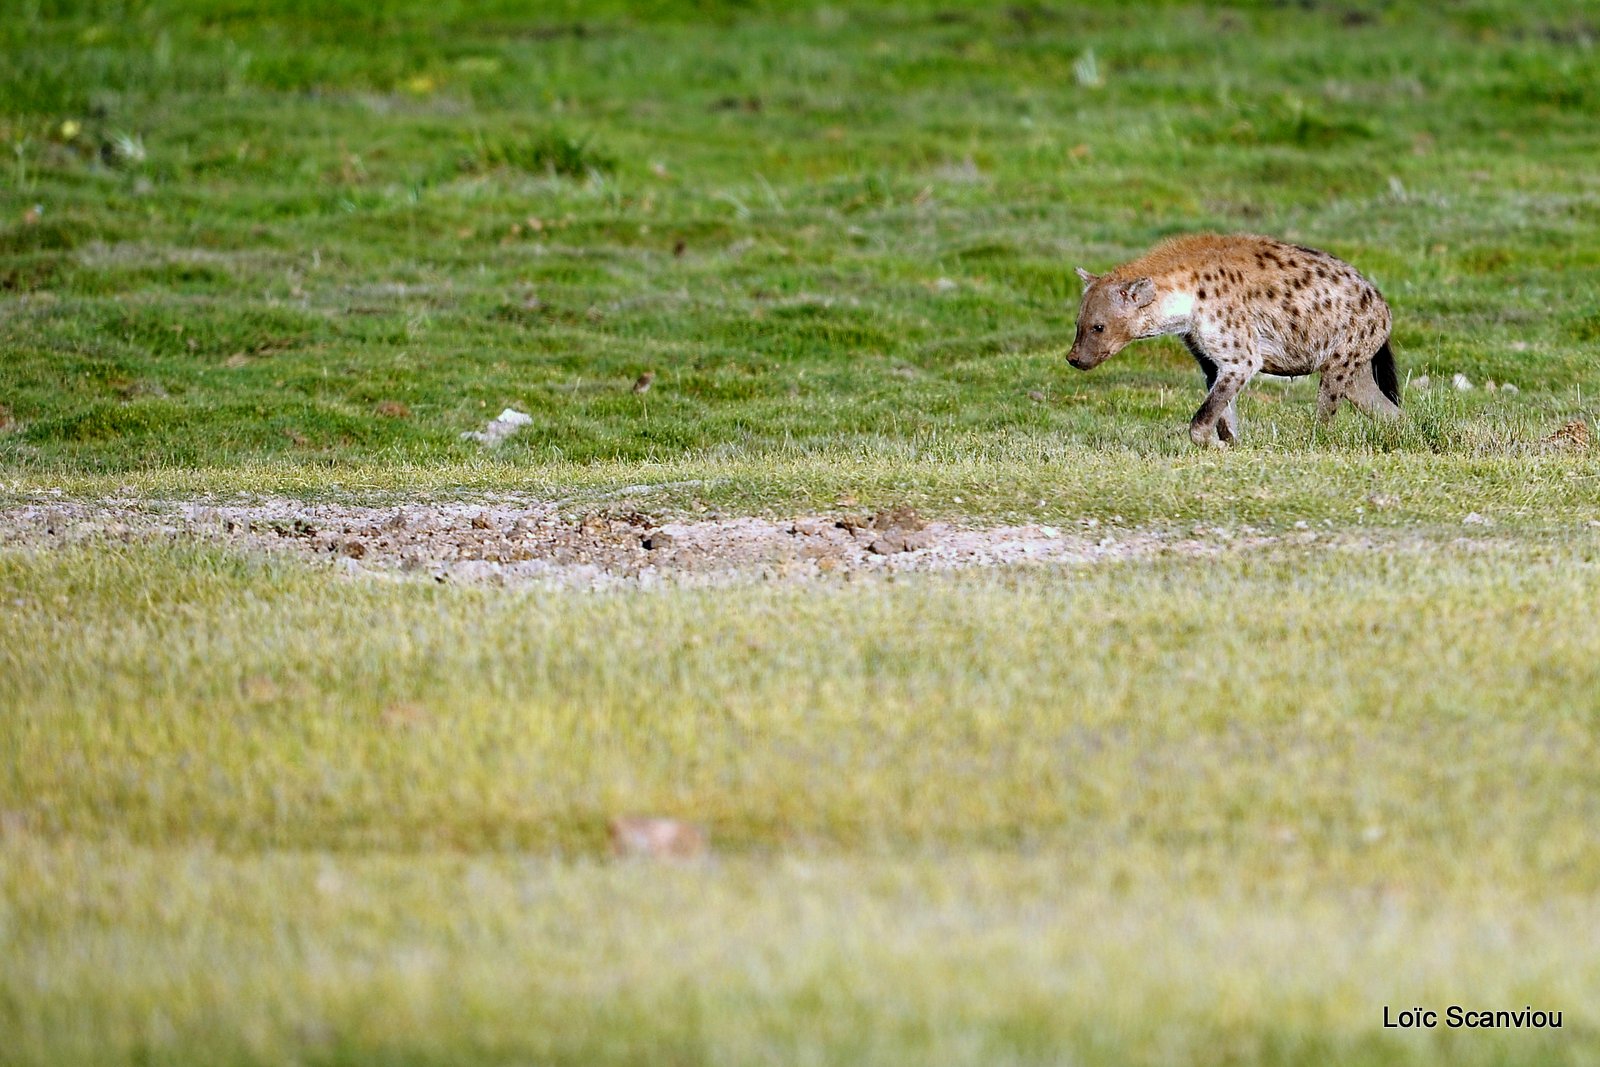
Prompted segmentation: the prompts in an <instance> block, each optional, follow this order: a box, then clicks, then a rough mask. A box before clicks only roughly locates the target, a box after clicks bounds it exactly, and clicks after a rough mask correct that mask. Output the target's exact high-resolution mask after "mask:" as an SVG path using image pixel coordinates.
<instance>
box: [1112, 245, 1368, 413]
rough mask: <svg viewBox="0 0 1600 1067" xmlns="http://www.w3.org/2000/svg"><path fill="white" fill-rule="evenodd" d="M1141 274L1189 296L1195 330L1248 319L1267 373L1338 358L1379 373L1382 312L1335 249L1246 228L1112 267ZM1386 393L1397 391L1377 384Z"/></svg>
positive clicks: (1229, 326) (1232, 327) (1302, 369)
mask: <svg viewBox="0 0 1600 1067" xmlns="http://www.w3.org/2000/svg"><path fill="white" fill-rule="evenodd" d="M1116 273H1117V274H1119V275H1121V274H1124V273H1126V274H1127V275H1128V276H1129V277H1151V278H1155V279H1157V286H1158V287H1159V288H1160V289H1162V290H1164V291H1166V292H1177V293H1183V294H1186V295H1191V296H1192V297H1193V300H1194V307H1193V312H1192V313H1191V314H1192V318H1193V321H1194V324H1195V326H1196V327H1197V328H1198V329H1200V330H1206V329H1207V328H1211V329H1213V330H1214V331H1215V332H1218V333H1224V332H1226V333H1237V332H1238V331H1239V330H1240V329H1241V328H1244V327H1250V328H1252V329H1251V332H1253V333H1254V335H1255V338H1256V342H1257V346H1258V347H1257V352H1258V354H1259V356H1260V358H1261V360H1262V366H1261V369H1262V370H1265V371H1267V372H1268V373H1271V374H1287V375H1300V374H1311V373H1313V372H1316V371H1319V370H1324V369H1329V368H1331V365H1333V364H1338V363H1345V362H1350V363H1366V362H1367V361H1368V360H1372V361H1373V363H1374V366H1373V370H1374V373H1375V374H1376V375H1378V376H1379V377H1380V381H1379V384H1380V387H1381V386H1383V385H1384V384H1385V383H1383V382H1382V381H1381V371H1380V370H1379V367H1378V363H1379V362H1386V363H1387V364H1388V366H1389V369H1390V372H1391V377H1392V371H1393V363H1394V359H1393V356H1392V355H1389V356H1387V358H1385V357H1383V356H1380V355H1379V354H1378V353H1379V352H1380V350H1386V346H1387V342H1388V339H1389V330H1390V325H1391V321H1392V320H1391V317H1390V313H1389V305H1388V304H1387V303H1386V302H1385V301H1384V299H1383V296H1382V294H1381V293H1379V292H1378V290H1377V287H1376V286H1374V285H1373V284H1372V283H1371V282H1369V281H1368V280H1367V279H1366V278H1364V277H1362V276H1361V273H1360V272H1359V271H1357V270H1356V269H1355V268H1354V267H1352V266H1351V265H1350V264H1348V263H1346V262H1345V261H1344V260H1342V259H1340V258H1338V257H1337V256H1334V255H1330V254H1329V253H1327V252H1322V251H1319V250H1318V249H1315V248H1307V247H1305V246H1304V245H1293V244H1288V243H1286V242H1283V241H1278V240H1275V239H1273V238H1271V237H1260V236H1255V235H1249V234H1239V235H1230V236H1218V235H1215V234H1203V235H1197V236H1192V237H1180V238H1176V239H1174V240H1171V241H1168V242H1166V243H1164V244H1161V245H1159V246H1157V247H1156V248H1155V249H1153V250H1151V252H1150V253H1149V254H1148V255H1146V256H1144V257H1142V258H1141V259H1138V260H1135V261H1133V262H1132V263H1128V264H1125V265H1123V266H1121V267H1119V268H1117V271H1116ZM1383 391H1384V393H1385V394H1386V395H1387V394H1390V393H1391V392H1393V393H1394V394H1395V395H1391V396H1390V399H1391V400H1395V399H1396V398H1397V395H1398V389H1397V388H1396V389H1394V390H1392V391H1391V389H1388V388H1384V389H1383Z"/></svg>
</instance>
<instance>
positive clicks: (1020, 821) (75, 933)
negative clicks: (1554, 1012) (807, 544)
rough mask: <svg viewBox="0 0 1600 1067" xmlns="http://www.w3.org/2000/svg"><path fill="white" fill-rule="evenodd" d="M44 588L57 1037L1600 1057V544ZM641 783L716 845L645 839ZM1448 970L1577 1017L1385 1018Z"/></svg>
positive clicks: (36, 644) (1156, 1058)
mask: <svg viewBox="0 0 1600 1067" xmlns="http://www.w3.org/2000/svg"><path fill="white" fill-rule="evenodd" d="M1486 549H1492V550H1486ZM0 586H3V587H5V588H7V589H8V590H12V591H13V592H20V593H22V594H23V595H22V596H21V597H20V598H18V599H16V600H13V601H12V609H11V611H10V612H9V614H8V615H7V616H6V617H5V619H4V621H3V622H0V668H3V669H0V702H3V703H4V704H5V706H7V707H8V708H10V709H11V710H10V712H9V713H8V715H7V716H6V717H5V719H4V720H3V722H0V744H3V746H4V750H5V751H6V752H8V753H11V754H12V756H11V758H10V759H9V760H8V762H7V765H6V768H5V772H4V778H3V779H0V795H4V796H5V797H6V798H7V802H6V803H7V805H8V808H9V811H8V814H7V818H8V820H9V822H8V832H7V833H6V835H5V837H4V838H3V843H0V849H3V851H4V856H5V860H6V862H5V863H4V864H3V865H0V869H3V870H4V872H5V874H4V875H3V882H0V884H3V885H4V893H3V894H0V897H3V899H4V900H5V901H6V904H5V909H6V910H5V911H4V912H3V913H0V917H3V920H4V921H3V922H0V940H3V948H4V954H5V957H6V959H7V960H8V961H9V964H8V966H7V967H6V968H5V969H4V970H3V972H0V1028H3V1029H4V1030H5V1031H6V1032H7V1033H8V1034H12V1035H16V1036H17V1037H18V1039H19V1040H18V1041H17V1042H16V1043H13V1044H11V1045H10V1052H9V1054H8V1055H9V1056H11V1057H14V1058H15V1059H16V1061H17V1062H47V1061H49V1062H62V1061H64V1060H68V1059H72V1058H74V1057H79V1056H81V1057H84V1058H92V1059H94V1060H96V1061H97V1062H106V1061H107V1059H139V1058H145V1059H150V1058H153V1059H158V1060H163V1061H171V1060H173V1059H195V1060H199V1061H204V1062H212V1063H215V1062H261V1061H280V1060H282V1059H285V1058H290V1057H298V1058H303V1059H307V1060H310V1061H314V1062H369V1061H370V1060H372V1059H374V1058H377V1059H385V1060H389V1059H392V1060H395V1061H399V1062H459V1061H460V1060H461V1059H462V1058H471V1059H478V1060H484V1061H491V1062H526V1061H528V1060H530V1059H531V1060H535V1061H539V1062H572V1063H586V1062H597V1061H599V1062H639V1063H645V1062H660V1060H661V1058H662V1057H665V1058H667V1059H669V1060H672V1061H674V1062H684V1063H692V1062H729V1063H734V1062H751V1061H754V1060H759V1061H771V1062H792V1061H794V1060H795V1059H804V1060H808V1061H814V1062H847V1061H856V1062H859V1061H860V1060H863V1059H867V1060H872V1061H874V1062H878V1061H882V1062H905V1063H912V1062H926V1061H927V1060H929V1059H938V1060H941V1061H957V1062H974V1063H988V1062H995V1061H996V1060H999V1061H1004V1062H1055V1061H1057V1060H1059V1058H1061V1057H1064V1056H1069V1055H1071V1056H1080V1057H1082V1058H1085V1059H1088V1060H1091V1061H1094V1062H1100V1061H1106V1062H1113V1061H1114V1062H1139V1063H1172V1062H1196V1063H1200V1062H1216V1060H1218V1059H1224V1060H1236V1061H1241V1062H1311V1061H1320V1062H1329V1061H1337V1062H1371V1063H1382V1062H1445V1061H1448V1062H1482V1063H1490V1062H1504V1061H1505V1060H1506V1059H1539V1060H1540V1061H1541V1062H1557V1063H1581V1062H1587V1059H1588V1058H1590V1057H1592V1056H1593V1055H1594V1054H1595V1053H1596V1051H1597V1050H1600V1046H1597V1045H1596V1029H1595V1028H1596V1026H1597V1024H1600V1019H1597V1017H1596V1015H1595V1013H1594V1003H1595V1001H1594V998H1593V996H1592V993H1593V990H1594V989H1595V983H1596V982H1597V981H1600V972H1597V970H1596V965H1595V960H1596V959H1600V954H1597V952H1596V949H1597V947H1600V946H1597V945H1596V943H1595V940H1594V931H1595V930H1596V929H1600V926H1597V925H1596V923H1595V922H1594V919H1595V906H1596V904H1595V901H1596V892H1597V889H1600V884H1597V879H1600V852H1597V845H1596V841H1595V838H1594V835H1593V834H1592V833H1590V832H1589V831H1590V828H1591V827H1592V826H1593V824H1594V821H1595V819H1596V818H1600V809H1597V805H1600V794H1597V792H1596V790H1595V772H1594V767H1595V761H1596V758H1597V757H1600V751H1597V746H1600V736H1597V734H1596V731H1595V726H1594V706H1593V698H1592V694H1593V693H1594V692H1595V690H1596V687H1597V686H1600V666H1597V665H1600V631H1597V630H1596V629H1595V628H1594V627H1593V626H1592V625H1589V624H1588V622H1587V616H1588V613H1587V612H1586V610H1585V608H1584V605H1586V604H1588V603H1591V602H1592V601H1593V599H1594V597H1595V596H1596V594H1597V593H1600V539H1597V537H1596V536H1595V535H1594V534H1593V533H1590V534H1588V535H1586V536H1581V537H1574V538H1572V539H1570V544H1569V545H1568V546H1567V547H1565V548H1552V547H1550V545H1549V544H1547V543H1546V542H1545V541H1544V540H1542V539H1538V538H1534V539H1530V540H1528V541H1522V540H1518V539H1500V540H1498V541H1495V542H1489V543H1480V544H1477V545H1474V544H1471V543H1469V544H1465V545H1462V546H1460V547H1456V548H1444V547H1439V546H1428V545H1425V544H1421V545H1419V544H1415V543H1396V544H1389V545H1379V546H1378V547H1376V548H1373V549H1349V550H1344V551H1333V552H1327V553H1325V554H1323V555H1322V556H1320V557H1308V556H1307V555H1306V554H1304V553H1301V552H1297V551H1285V552H1271V553H1267V554H1264V555H1262V556H1258V557H1253V558H1252V557H1245V558H1237V559H1229V560H1224V561H1220V562H1218V561H1185V560H1171V561H1155V562H1149V563H1142V564H1128V565H1116V566H1111V567H1106V568H1100V569H1085V570H1078V571H1072V570H1068V571H1055V572H1046V573H1044V574H1040V573H1036V572H1016V573H999V574H992V575H987V576H982V577H957V578H938V579H925V580H919V581H898V582H893V583H882V582H877V583H868V584H867V585H865V586H862V585H858V584H852V583H835V584H824V585H822V586H820V587H811V588H804V587H796V586H779V587H772V586H736V587H733V588H727V589H721V590H710V591H693V590H677V591H672V590H667V591H661V592H657V593H651V594H648V595H641V594H619V595H592V594H581V593H552V592H526V593H521V594H512V593H506V592H504V591H492V590H470V589H465V590H464V589H453V588H444V587H427V586H421V587H418V586H395V585H392V584H377V583H370V582H352V581H350V580H348V579H343V578H340V577H337V576H335V575H333V574H332V573H329V572H320V571H311V570H309V569H307V568H305V567H304V566H302V565H298V564H290V563H287V562H285V563H274V562H265V561H259V560H256V561H249V560H243V559H240V558H236V557H231V556H228V555H223V554H219V553H217V552H214V551H210V550H200V549H194V548H176V547H112V546H109V545H107V546H101V547H98V548H85V549H80V550H74V551H70V552H63V553H53V554H49V555H41V556H25V555H18V554H12V555H10V556H8V557H0ZM8 595H9V594H8ZM957 602H959V603H960V604H961V606H962V610H961V612H960V613H959V614H956V613H953V612H951V611H950V610H949V609H950V607H951V605H952V604H954V603H957ZM1245 609H1248V610H1245ZM1424 618H1426V619H1428V620H1429V625H1427V626H1426V627H1421V628H1419V627H1418V625H1417V622H1418V620H1419V619H1424ZM595 634H605V635H607V636H606V638H605V639H604V640H603V641H598V642H597V641H595V640H593V639H592V636H591V635H595ZM1264 650H1268V651H1264ZM396 704H404V705H407V706H408V707H410V708H411V711H410V712H409V713H408V715H407V716H406V717H405V719H404V720H403V721H402V722H400V723H399V724H395V723H394V721H393V720H392V719H391V720H386V719H385V717H384V711H385V709H386V708H390V707H393V706H394V705H396ZM618 811H653V812H663V813H669V814H674V815H679V816H684V817H689V818H694V819H697V820H701V821H703V822H704V823H705V824H706V825H707V826H708V827H709V829H710V831H711V833H712V836H713V840H714V841H715V842H716V845H717V848H718V851H719V853H720V854H721V856H722V858H721V859H720V860H717V861H715V862H713V863H711V864H709V865H705V866H700V867H695V868H692V869H688V870H673V869H670V868H666V869H663V868H660V867H654V866H644V867H639V866H635V865H632V864H614V863H608V862H605V861H604V860H603V859H602V856H603V851H602V848H603V840H604V824H605V820H606V819H607V817H608V816H609V815H610V814H612V813H615V812H618ZM1435 1001H1438V1002H1439V1005H1440V1006H1441V1007H1442V1006H1444V1004H1445V1003H1454V1002H1465V1003H1468V1004H1483V1005H1486V1006H1489V1007H1494V1006H1505V1005H1512V1004H1514V1005H1515V1006H1517V1007H1520V1006H1521V1005H1522V1004H1524V1003H1525V1002H1531V1003H1534V1004H1535V1005H1538V1006H1547V1007H1550V1008H1553V1009H1561V1010H1564V1011H1565V1013H1566V1015H1565V1019H1566V1029H1565V1030H1564V1031H1562V1032H1560V1033H1559V1034H1556V1035H1555V1036H1554V1037H1541V1036H1539V1035H1534V1036H1532V1037H1529V1036H1527V1035H1516V1036H1515V1037H1513V1038H1510V1039H1497V1038H1495V1037H1493V1036H1488V1037H1481V1036H1478V1035H1469V1036H1463V1035H1461V1034H1456V1035H1453V1036H1445V1035H1442V1034H1441V1035H1436V1036H1431V1037H1430V1038H1428V1039H1426V1040H1419V1039H1411V1040H1400V1039H1397V1038H1394V1037H1391V1036H1386V1035H1385V1034H1384V1033H1383V1032H1382V1030H1381V1029H1380V1027H1379V1025H1378V1022H1379V1020H1380V1018H1381V1016H1380V1013H1381V1010H1382V1007H1383V1005H1384V1004H1396V1005H1398V1004H1402V1003H1404V1004H1410V1003H1413V1002H1416V1003H1424V1004H1431V1003H1434V1002H1435ZM663 1050H665V1051H663Z"/></svg>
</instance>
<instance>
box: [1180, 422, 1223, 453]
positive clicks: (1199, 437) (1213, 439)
mask: <svg viewBox="0 0 1600 1067" xmlns="http://www.w3.org/2000/svg"><path fill="white" fill-rule="evenodd" d="M1189 440H1191V441H1193V442H1194V443H1195V444H1197V445H1199V446H1200V447H1201V448H1227V447H1228V442H1227V441H1225V440H1223V439H1222V437H1221V435H1220V434H1218V433H1217V427H1215V426H1199V425H1191V426H1190V427H1189Z"/></svg>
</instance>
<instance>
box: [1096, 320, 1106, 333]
mask: <svg viewBox="0 0 1600 1067" xmlns="http://www.w3.org/2000/svg"><path fill="white" fill-rule="evenodd" d="M1094 332H1095V333H1105V332H1106V327H1105V324H1104V323H1100V322H1097V323H1095V324H1094Z"/></svg>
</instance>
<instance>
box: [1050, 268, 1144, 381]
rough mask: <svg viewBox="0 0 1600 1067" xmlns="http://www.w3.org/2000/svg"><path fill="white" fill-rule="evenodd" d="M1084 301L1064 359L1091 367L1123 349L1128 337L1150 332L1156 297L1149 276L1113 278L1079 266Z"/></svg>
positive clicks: (1088, 368)
mask: <svg viewBox="0 0 1600 1067" xmlns="http://www.w3.org/2000/svg"><path fill="white" fill-rule="evenodd" d="M1078 277H1080V278H1082V279H1083V303H1082V304H1080V305H1079V306H1078V332H1077V334H1076V335H1075V336H1074V337H1073V338H1072V351H1071V352H1068V353H1067V362H1068V363H1071V364H1072V365H1073V366H1074V367H1077V368H1078V369H1079V370H1092V369H1093V368H1095V367H1098V366H1099V365H1100V364H1102V363H1104V362H1105V361H1106V360H1108V359H1110V358H1111V357H1112V356H1114V355H1116V354H1117V353H1118V352H1120V351H1122V349H1123V347H1124V346H1125V345H1127V343H1128V342H1129V341H1136V340H1138V339H1139V338H1141V337H1146V336H1149V334H1150V330H1151V324H1150V321H1149V320H1150V318H1151V314H1152V312H1153V311H1154V308H1153V305H1154V304H1155V299H1156V285H1155V282H1153V281H1151V280H1150V279H1149V278H1128V279H1122V280H1115V279H1111V278H1106V277H1104V276H1102V275H1095V274H1090V273H1089V272H1088V271H1086V270H1084V269H1083V268H1082V267H1079V268H1078Z"/></svg>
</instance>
